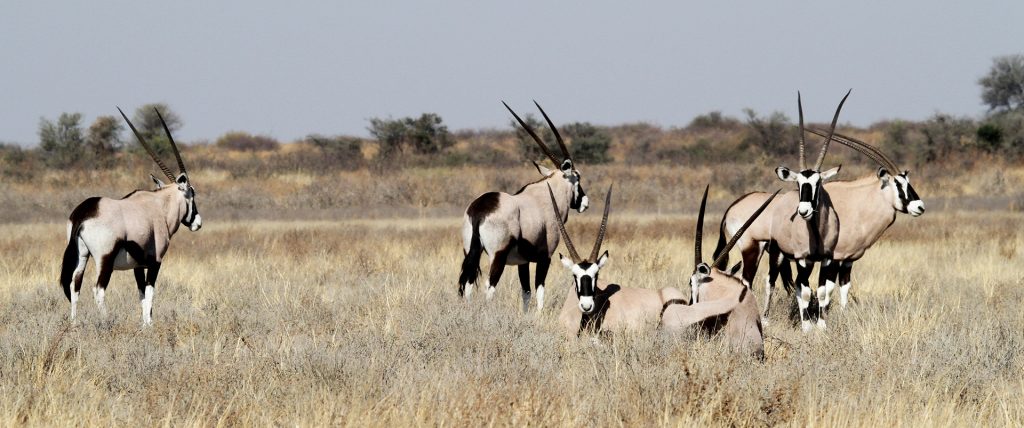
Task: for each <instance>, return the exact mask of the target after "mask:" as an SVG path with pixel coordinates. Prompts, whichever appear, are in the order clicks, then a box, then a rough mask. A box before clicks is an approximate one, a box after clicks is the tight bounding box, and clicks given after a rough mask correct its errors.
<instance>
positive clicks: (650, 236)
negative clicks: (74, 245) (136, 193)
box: [0, 169, 1024, 426]
mask: <svg viewBox="0 0 1024 428" xmlns="http://www.w3.org/2000/svg"><path fill="white" fill-rule="evenodd" d="M597 170H599V169H597ZM467 173H470V172H467ZM704 174H705V176H704V177H697V178H693V180H697V181H700V180H704V179H707V176H708V175H710V173H709V172H705V173H704ZM595 175H600V173H598V174H595ZM668 175H669V174H667V173H666V174H665V176H668ZM678 175H682V174H678ZM424 176H426V177H429V176H430V174H429V172H425V173H424ZM203 178H208V177H202V176H201V175H200V176H199V177H197V178H196V181H197V183H199V184H197V186H201V185H202V184H201V183H202V182H203ZM608 179H610V178H608ZM454 180H461V178H459V177H456V178H454ZM592 180H593V181H591V182H592V183H601V182H603V181H604V180H602V179H598V178H595V179H592ZM616 180H617V181H624V180H622V179H621V178H618V177H616ZM680 180H684V179H680ZM629 183H630V184H629V185H623V186H622V187H621V188H625V189H627V190H628V191H622V192H617V194H618V195H624V196H622V198H623V199H624V200H626V199H628V197H627V196H625V195H629V194H631V193H640V194H642V190H635V191H633V188H631V186H637V187H642V186H644V185H646V184H645V183H644V182H641V181H630V182H629ZM601 187H603V186H601ZM699 190H700V187H699V186H692V188H690V187H687V189H685V190H682V189H681V190H678V192H679V194H678V196H675V197H677V198H679V199H680V200H679V201H678V202H677V203H678V204H679V205H682V206H686V207H688V208H689V209H691V210H692V207H691V205H694V202H696V199H695V198H694V196H695V195H694V194H692V192H695V191H699ZM467 192H468V190H467ZM210 193H214V192H212V191H211V192H210ZM921 193H922V194H925V195H927V193H926V192H924V191H922V192H921ZM719 198H720V200H723V201H724V200H725V199H726V198H725V197H724V195H723V196H720V197H719ZM618 203H619V202H618V201H616V206H619V205H618ZM623 204H624V205H628V203H627V202H623ZM201 207H202V205H201ZM672 209H674V206H673V208H672ZM672 209H666V210H665V211H666V212H668V213H662V214H657V213H656V212H655V211H653V210H645V211H646V212H647V213H645V214H641V213H639V211H640V210H634V211H633V212H632V213H630V210H628V209H626V210H618V209H617V210H615V211H614V212H613V214H612V218H611V222H610V229H609V232H608V238H607V241H606V248H607V249H608V250H609V251H610V253H611V257H612V259H611V262H610V263H609V265H607V266H606V267H605V269H604V270H603V271H602V277H603V278H604V279H605V280H607V281H613V282H617V283H620V284H624V285H629V286H635V287H661V286H666V285H676V286H682V285H683V284H684V278H686V277H687V276H688V274H689V272H690V270H691V269H692V266H690V265H689V264H690V263H691V260H692V251H693V250H692V248H693V247H692V245H693V243H692V234H693V227H694V218H693V217H692V216H690V215H680V214H677V213H671V212H670V211H671V210H672ZM936 211H939V212H932V211H929V213H927V214H925V215H924V216H923V217H921V218H917V219H910V218H908V217H906V216H901V217H900V218H899V219H898V221H897V222H896V224H895V225H894V226H893V228H892V229H891V230H890V231H889V232H888V234H887V235H886V236H885V237H884V238H883V240H882V242H880V243H879V244H878V245H877V246H876V248H874V249H872V250H871V251H869V252H868V253H867V256H866V257H865V258H864V259H863V260H862V261H860V262H859V263H858V264H857V265H856V267H855V269H854V281H855V283H854V295H855V296H856V297H857V303H855V304H853V305H852V306H851V307H850V308H848V309H847V310H845V311H839V310H835V311H833V312H832V314H833V315H832V317H831V318H830V326H829V329H828V330H827V331H825V332H815V333H813V334H807V335H805V334H802V333H800V331H799V328H797V327H794V325H793V323H792V321H791V320H789V319H787V318H786V317H785V316H784V315H785V313H786V312H787V310H788V309H789V307H790V306H791V301H792V300H793V299H792V298H791V297H789V296H784V297H780V298H778V299H776V301H775V306H776V308H774V309H773V313H774V314H776V316H775V317H773V319H772V322H771V323H770V324H768V325H767V326H766V330H765V331H766V334H767V338H766V354H767V355H766V356H767V358H766V360H765V361H764V362H759V361H756V360H753V359H749V358H745V357H741V356H737V355H734V354H731V353H730V352H729V351H728V350H727V348H726V347H725V346H723V345H722V344H721V343H719V342H717V341H715V340H708V339H706V338H699V337H694V336H693V335H692V334H691V335H681V336H670V335H665V334H662V333H659V332H629V333H621V334H616V335H614V336H613V337H612V338H611V339H608V340H602V341H600V342H595V341H593V340H590V339H583V340H578V339H574V338H566V337H563V336H562V335H561V334H560V329H558V328H557V326H556V325H555V322H556V321H555V318H556V316H555V308H558V307H560V304H561V301H562V299H563V298H564V296H565V295H566V293H568V292H570V288H569V285H568V274H567V272H566V271H565V270H564V269H562V268H561V266H557V265H556V266H553V267H552V270H551V272H550V273H549V276H548V278H549V281H548V282H549V287H548V290H549V292H548V296H549V302H550V303H549V306H548V308H547V309H546V310H545V311H543V312H542V313H539V314H538V313H533V312H531V313H526V314H523V313H520V304H519V285H518V280H517V279H515V276H516V275H515V273H514V269H507V270H506V274H505V276H504V277H503V279H502V282H501V283H500V285H499V286H498V292H497V295H496V298H495V299H494V300H493V301H490V302H487V301H484V300H483V299H482V294H481V293H477V294H475V295H474V297H475V298H474V299H473V300H472V301H470V302H464V301H460V300H459V299H458V298H457V297H456V288H457V285H456V283H455V280H456V278H457V276H458V272H457V268H458V267H459V264H460V261H461V248H460V245H461V244H460V238H459V236H458V228H459V224H460V221H461V220H460V219H459V218H458V217H455V216H441V217H436V218H430V217H423V218H418V217H417V218H405V219H381V220H373V219H355V220H341V221H302V222H299V221H226V220H221V219H218V218H217V217H216V216H208V215H206V213H204V217H205V218H206V227H204V228H203V230H202V231H200V232H197V233H190V232H187V231H182V232H179V234H178V235H177V236H175V238H174V242H173V244H172V248H171V251H170V253H169V256H168V257H167V259H166V261H165V263H164V265H163V269H162V270H161V275H160V280H159V282H158V285H157V294H156V302H155V309H154V320H155V325H154V326H153V327H151V328H145V329H142V328H140V313H139V310H140V309H139V306H138V300H137V291H136V289H135V285H134V281H133V279H132V277H131V275H130V274H129V273H125V272H121V273H115V275H114V280H113V281H112V284H111V285H110V288H109V289H108V293H107V305H108V308H109V315H108V316H107V317H106V318H103V317H101V316H100V315H99V314H98V312H97V311H96V308H95V305H94V304H93V302H92V299H91V293H90V290H89V289H88V287H89V286H90V285H91V284H89V283H90V282H91V281H89V280H87V281H86V284H87V285H86V286H85V287H83V293H82V296H83V300H82V302H81V303H80V308H79V317H80V318H79V320H78V322H77V323H76V324H75V325H73V326H71V325H69V324H68V322H67V320H66V318H67V314H68V304H67V301H66V300H65V299H64V297H63V293H62V292H61V291H60V289H59V286H58V285H57V280H56V279H57V277H58V271H59V265H60V263H59V257H60V254H61V252H62V251H63V246H64V239H65V236H64V233H65V231H64V225H63V223H60V222H56V221H54V222H42V223H21V224H6V225H0V254H3V256H4V260H3V263H0V301H2V302H3V306H4V308H5V310H4V311H2V312H0V317H2V319H0V396H3V397H4V399H3V400H0V424H2V425H6V426H11V425H36V426H39V425H44V426H51V425H71V424H75V425H112V424H118V425H191V426H210V425H271V424H273V425H303V426H308V425H352V426H362V425H373V426H380V425H388V426H391V425H402V426H404V425H460V426H465V425H472V426H478V425H485V424H486V425H527V424H530V425H566V426H568V425H572V426H579V425H585V424H596V425H600V426H608V425H683V426H689V425H694V424H701V425H858V426H905V425H911V426H922V425H924V426H964V425H982V426H989V425H1001V426H1007V425H1011V426H1012V425H1018V426H1019V425H1021V424H1024V401H1022V400H1021V398H1020V397H1021V395H1022V393H1024V374H1022V373H1024V334H1022V331H1024V311H1021V309H1020V302H1021V300H1022V298H1024V288H1022V287H1021V278H1022V277H1024V264H1022V263H1021V255H1020V251H1021V250H1019V248H1021V245H1020V244H1021V237H1020V234H1019V233H1018V232H1017V231H1018V230H1020V229H1021V226H1024V224H1022V223H1024V221H1022V219H1021V218H1020V216H1019V215H1017V214H1012V213H1002V212H973V211H967V212H965V211H952V210H947V211H946V212H942V211H943V210H936ZM599 217H600V213H599V212H598V213H590V212H588V213H585V214H583V215H573V216H571V217H570V218H571V221H570V223H569V226H568V227H569V229H570V233H574V234H576V235H579V236H582V237H587V236H589V237H592V236H593V234H594V233H595V229H596V223H597V221H598V219H599ZM708 221H709V224H717V223H715V222H716V221H717V219H714V218H709V220H708ZM709 230H711V228H710V227H709ZM707 235H710V236H711V237H712V238H714V237H715V236H717V234H716V233H713V232H710V231H709V232H707ZM91 271H92V268H91V267H90V273H88V274H87V278H91ZM761 284H762V282H761V281H760V279H759V280H758V281H757V282H756V288H755V290H756V291H757V294H756V295H757V297H758V299H759V300H760V299H761V297H762V294H761V293H760V291H761ZM779 294H780V295H784V293H781V292H780V293H779Z"/></svg>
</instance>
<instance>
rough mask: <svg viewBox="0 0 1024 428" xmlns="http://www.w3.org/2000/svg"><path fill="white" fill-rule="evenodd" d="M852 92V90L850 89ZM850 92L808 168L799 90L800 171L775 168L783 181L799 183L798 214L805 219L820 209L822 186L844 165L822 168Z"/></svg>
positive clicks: (844, 98) (840, 103) (808, 218)
mask: <svg viewBox="0 0 1024 428" xmlns="http://www.w3.org/2000/svg"><path fill="white" fill-rule="evenodd" d="M850 92H852V90H851V91H850ZM850 92H847V93H846V96H844V97H843V100H842V101H840V102H839V107H837V108H836V114H835V116H833V117H832V128H831V129H830V131H829V136H828V137H825V141H824V142H823V143H822V145H821V152H819V153H818V159H817V160H816V161H815V162H814V167H811V168H808V167H807V165H806V156H805V155H804V148H805V146H806V145H807V141H806V140H805V138H804V133H803V129H804V106H803V102H802V101H801V100H800V92H797V95H796V103H797V109H798V110H799V114H800V171H799V172H795V171H792V170H790V169H789V168H786V167H785V166H780V167H778V168H776V169H775V175H777V176H778V177H779V179H780V180H782V181H791V182H796V183H797V190H798V191H799V192H800V203H799V204H798V205H797V210H796V212H797V214H800V217H803V218H804V220H810V219H811V217H813V216H814V213H815V211H817V210H818V206H819V202H820V198H819V197H818V195H819V194H820V193H821V186H822V185H823V184H824V183H825V181H827V180H829V179H830V178H832V177H834V176H835V175H836V173H838V172H839V169H840V168H842V165H840V166H837V167H834V168H830V169H827V170H825V171H822V170H821V164H822V162H824V160H825V154H826V153H827V152H828V143H829V142H830V141H832V133H833V132H835V129H836V122H837V121H838V120H839V112H840V111H841V110H842V109H843V103H845V102H846V98H847V97H849V96H850Z"/></svg>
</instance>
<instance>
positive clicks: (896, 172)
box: [764, 129, 924, 316]
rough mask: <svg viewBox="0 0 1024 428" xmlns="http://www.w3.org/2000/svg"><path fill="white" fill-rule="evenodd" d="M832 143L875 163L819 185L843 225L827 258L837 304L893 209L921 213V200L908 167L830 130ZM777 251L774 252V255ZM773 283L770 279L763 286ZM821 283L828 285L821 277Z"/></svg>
mask: <svg viewBox="0 0 1024 428" xmlns="http://www.w3.org/2000/svg"><path fill="white" fill-rule="evenodd" d="M807 131H808V132H810V133H812V134H815V135H818V136H825V135H826V134H825V133H824V132H823V131H820V130H816V129H808V130H807ZM832 139H833V140H834V141H835V142H837V143H840V144H842V145H844V146H847V147H850V148H852V149H854V150H856V151H858V152H860V153H861V154H863V155H865V156H867V157H869V158H871V159H872V160H874V161H875V162H876V163H877V164H878V165H879V166H878V170H877V171H876V173H875V174H868V175H867V176H864V177H861V178H859V179H857V180H853V181H836V182H831V183H828V184H826V185H825V190H826V191H827V192H828V194H829V195H830V196H831V197H832V205H833V207H834V209H835V210H836V213H837V214H838V215H839V220H840V221H841V222H842V223H843V227H842V228H840V229H839V242H838V243H837V244H836V248H835V251H834V252H833V253H832V259H833V263H836V264H837V267H838V272H836V276H837V280H836V281H835V283H836V284H839V306H840V307H841V308H845V307H846V304H847V302H848V300H849V295H850V287H851V284H850V272H851V271H852V270H853V262H855V261H857V260H860V258H861V257H863V256H864V253H865V252H866V251H867V250H868V249H869V248H871V246H872V245H874V244H875V242H877V241H878V239H879V238H881V237H882V234H883V233H885V231H886V230H887V229H889V226H891V225H892V224H893V223H894V222H895V221H896V213H904V214H910V215H911V216H912V217H917V216H920V215H921V214H924V201H922V200H921V198H920V197H919V196H918V195H917V192H916V191H914V187H913V186H911V185H910V171H906V170H903V172H900V169H899V167H897V166H896V163H894V162H893V161H892V160H891V159H889V157H888V156H886V155H885V154H884V153H882V151H881V150H879V149H878V148H876V147H874V146H872V145H870V144H868V143H865V142H863V141H860V140H857V139H855V138H851V137H848V136H845V135H843V134H839V133H835V134H834V135H833V138H832ZM773 250H774V249H773V248H770V249H769V255H770V256H769V258H768V260H769V263H775V262H778V263H781V266H779V267H777V268H770V271H772V272H778V273H779V275H781V276H782V281H783V283H784V284H787V285H788V284H791V283H792V271H791V270H790V265H789V262H788V261H783V260H778V258H777V257H772V256H771V254H772V253H773ZM776 256H777V254H776ZM774 284H775V279H774V278H771V279H770V280H769V281H768V284H767V285H766V287H771V286H772V285H774ZM826 284H828V283H827V282H826ZM832 291H833V290H831V289H826V290H825V301H826V304H827V302H828V301H829V300H831V294H832ZM771 293H772V290H771V288H768V289H766V290H765V296H766V301H765V305H764V313H765V316H768V306H769V303H770V302H769V301H768V299H770V298H771Z"/></svg>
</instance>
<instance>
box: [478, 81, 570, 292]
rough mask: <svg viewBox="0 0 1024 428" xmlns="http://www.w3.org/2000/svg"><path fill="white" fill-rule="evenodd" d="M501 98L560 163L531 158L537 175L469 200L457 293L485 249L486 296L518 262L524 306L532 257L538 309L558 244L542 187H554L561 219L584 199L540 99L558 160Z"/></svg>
mask: <svg viewBox="0 0 1024 428" xmlns="http://www.w3.org/2000/svg"><path fill="white" fill-rule="evenodd" d="M502 104H504V105H505V108H507V109H508V111H509V112H511V113H512V116H514V117H515V118H516V121H518V122H519V124H520V125H522V127H523V129H525V130H526V132H527V133H529V134H530V136H531V137H533V140H534V141H535V142H537V145H538V146H539V147H540V149H541V151H542V152H544V155H546V156H547V157H548V159H550V160H551V162H552V163H554V164H555V165H556V166H558V168H559V169H558V170H550V169H548V168H545V167H543V166H541V165H539V164H537V163H536V162H535V163H534V166H536V167H537V171H539V172H540V174H541V175H542V176H543V178H541V179H540V180H538V181H536V182H533V183H530V184H527V185H526V186H523V188H522V189H519V191H518V192H516V194H514V195H510V194H508V193H504V192H488V193H484V194H483V195H480V197H478V198H476V200H474V201H473V202H472V203H471V204H469V208H467V209H466V214H465V216H464V220H463V223H462V250H463V254H464V256H465V258H464V259H463V260H462V270H461V273H460V275H459V295H461V296H465V298H467V299H468V298H469V296H470V294H472V292H473V288H474V287H475V286H476V285H475V284H476V280H477V278H478V277H479V276H480V257H481V255H482V254H483V253H484V252H486V253H487V254H488V255H489V256H490V273H489V275H488V276H487V282H486V284H487V286H486V293H487V298H488V299H491V298H492V297H493V296H494V288H495V286H497V285H498V281H499V280H501V274H502V272H503V271H504V270H505V266H506V265H516V266H518V268H519V282H520V284H521V285H522V289H523V293H522V297H523V311H526V310H527V308H528V305H529V302H530V263H536V264H537V269H536V290H537V309H538V310H539V309H542V308H543V307H544V279H545V278H546V277H547V274H548V267H549V266H550V264H551V255H552V254H554V252H555V248H557V247H558V229H557V227H556V226H555V221H554V219H552V218H551V216H549V215H548V214H547V213H548V211H547V204H548V203H547V196H546V195H545V190H544V188H545V186H551V188H553V189H554V192H555V195H556V197H557V199H558V201H559V202H560V204H559V206H560V207H562V211H560V213H559V215H560V216H561V218H562V219H563V221H564V220H566V219H567V218H568V217H569V210H570V209H575V210H576V211H578V212H583V211H585V210H586V209H587V206H588V205H589V203H588V201H587V195H586V193H585V192H584V191H583V186H582V185H581V184H580V172H579V170H577V169H576V165H575V163H573V160H572V156H570V155H569V149H568V147H566V145H565V141H563V140H562V136H561V135H560V134H559V133H558V129H557V128H555V124H554V123H552V122H551V119H550V118H548V115H547V113H545V112H544V109H542V108H541V107H540V104H537V103H536V101H534V104H536V105H537V108H538V109H539V110H540V112H541V114H542V115H544V120H545V121H547V123H548V126H549V127H551V132H552V133H553V134H554V135H555V140H557V141H558V146H559V147H560V148H561V149H562V159H561V161H559V159H558V158H556V157H555V155H554V154H552V153H551V150H549V149H548V147H547V145H545V144H544V141H542V140H541V138H540V137H539V136H538V135H537V133H536V132H534V130H533V129H532V128H530V126H529V125H527V124H526V122H524V121H523V120H522V119H520V118H519V115H517V114H516V112H514V111H512V108H511V107H509V106H508V104H505V103H504V102H502Z"/></svg>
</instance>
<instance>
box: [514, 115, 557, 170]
mask: <svg viewBox="0 0 1024 428" xmlns="http://www.w3.org/2000/svg"><path fill="white" fill-rule="evenodd" d="M501 103H502V104H504V105H505V108H506V109H508V112H509V113H512V116H513V117H515V118H516V121H517V122H519V126H522V127H523V129H525V130H526V133H527V134H530V136H531V137H533V141H536V142H537V145H538V146H540V151H541V152H544V156H547V157H548V159H551V162H552V163H554V164H555V167H556V168H557V167H558V166H559V165H561V162H559V161H558V159H555V155H554V154H552V153H551V150H549V149H548V146H547V145H545V144H544V141H543V140H541V139H540V137H539V136H537V133H536V132H534V131H533V128H530V125H527V124H526V122H523V119H520V118H519V115H518V114H516V112H514V111H512V107H509V106H508V104H505V102H504V101H502V102H501Z"/></svg>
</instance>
